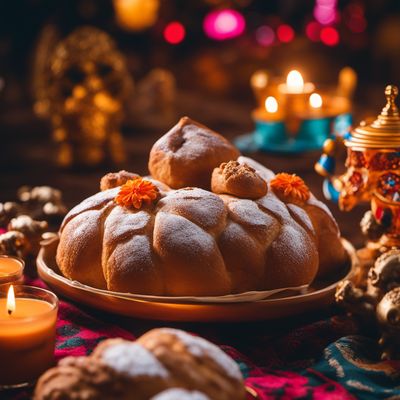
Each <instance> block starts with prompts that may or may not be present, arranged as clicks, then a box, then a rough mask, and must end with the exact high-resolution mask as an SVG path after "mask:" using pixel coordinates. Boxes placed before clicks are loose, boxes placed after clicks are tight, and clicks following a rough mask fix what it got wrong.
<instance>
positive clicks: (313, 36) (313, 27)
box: [306, 21, 321, 42]
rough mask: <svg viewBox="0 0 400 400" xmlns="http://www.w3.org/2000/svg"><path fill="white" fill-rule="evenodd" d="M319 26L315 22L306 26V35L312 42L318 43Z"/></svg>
mask: <svg viewBox="0 0 400 400" xmlns="http://www.w3.org/2000/svg"><path fill="white" fill-rule="evenodd" d="M320 33H321V25H320V24H319V23H318V22H316V21H311V22H309V23H308V24H307V26H306V35H307V37H308V38H309V39H310V40H311V41H312V42H319V40H320Z"/></svg>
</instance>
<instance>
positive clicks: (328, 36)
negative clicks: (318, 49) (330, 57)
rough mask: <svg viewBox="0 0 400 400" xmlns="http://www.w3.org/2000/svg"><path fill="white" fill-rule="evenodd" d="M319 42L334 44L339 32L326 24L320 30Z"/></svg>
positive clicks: (328, 44)
mask: <svg viewBox="0 0 400 400" xmlns="http://www.w3.org/2000/svg"><path fill="white" fill-rule="evenodd" d="M321 42H322V43H324V44H326V45H327V46H336V45H337V44H338V43H339V33H338V31H337V30H336V29H335V28H333V27H331V26H326V27H325V28H322V30H321Z"/></svg>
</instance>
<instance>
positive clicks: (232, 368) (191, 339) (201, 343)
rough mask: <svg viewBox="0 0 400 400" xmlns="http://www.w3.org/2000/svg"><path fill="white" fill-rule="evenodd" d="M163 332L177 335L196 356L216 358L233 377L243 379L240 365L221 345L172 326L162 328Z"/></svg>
mask: <svg viewBox="0 0 400 400" xmlns="http://www.w3.org/2000/svg"><path fill="white" fill-rule="evenodd" d="M161 332H164V333H169V334H170V335H174V336H176V337H177V338H178V339H179V340H180V341H181V342H182V343H183V344H184V345H185V346H186V348H187V350H188V351H189V352H190V353H191V354H192V355H194V356H195V357H203V356H207V357H209V358H211V359H212V360H214V361H215V362H216V363H217V364H218V365H219V366H220V367H221V368H222V369H223V370H224V371H225V372H226V373H227V374H228V375H229V376H230V377H231V378H234V379H240V380H241V379H242V374H241V372H240V369H239V367H238V365H237V364H236V363H235V361H233V360H232V359H231V358H230V357H229V356H228V355H227V354H225V353H224V352H223V351H222V350H221V349H220V348H219V347H217V346H215V345H214V344H212V343H210V342H208V341H207V340H205V339H203V338H201V337H198V336H193V335H190V334H188V333H186V332H184V331H181V330H178V329H172V328H162V329H161Z"/></svg>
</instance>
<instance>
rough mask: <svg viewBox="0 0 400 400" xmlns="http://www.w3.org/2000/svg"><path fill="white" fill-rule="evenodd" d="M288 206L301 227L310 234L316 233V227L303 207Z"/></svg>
mask: <svg viewBox="0 0 400 400" xmlns="http://www.w3.org/2000/svg"><path fill="white" fill-rule="evenodd" d="M286 206H287V208H288V209H289V211H290V212H291V214H292V215H293V217H294V218H295V219H296V220H297V222H298V223H300V225H302V226H303V227H304V228H306V229H307V230H309V231H310V232H314V227H313V225H312V223H311V219H310V217H309V216H308V214H307V213H306V212H305V211H304V210H303V209H302V208H301V207H299V206H297V205H296V204H287V205H286Z"/></svg>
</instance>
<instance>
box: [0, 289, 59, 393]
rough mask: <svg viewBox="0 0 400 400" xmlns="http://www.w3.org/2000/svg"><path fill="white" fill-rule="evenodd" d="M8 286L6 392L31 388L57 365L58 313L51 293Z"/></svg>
mask: <svg viewBox="0 0 400 400" xmlns="http://www.w3.org/2000/svg"><path fill="white" fill-rule="evenodd" d="M4 286H5V285H4ZM4 286H3V287H2V288H0V360H2V362H0V387H3V388H4V387H15V386H21V385H27V384H31V383H33V382H34V381H35V380H36V379H37V378H38V377H39V376H40V375H41V374H42V373H43V372H44V371H46V370H47V369H48V368H49V367H51V366H52V365H53V363H54V346H55V337H56V335H55V334H56V320H57V309H58V299H57V297H56V296H55V295H54V294H53V293H51V292H49V291H48V290H44V289H40V288H35V287H30V286H22V285H18V286H15V288H14V287H13V286H12V285H11V286H9V288H8V289H7V288H6V287H4ZM14 289H15V294H14Z"/></svg>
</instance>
